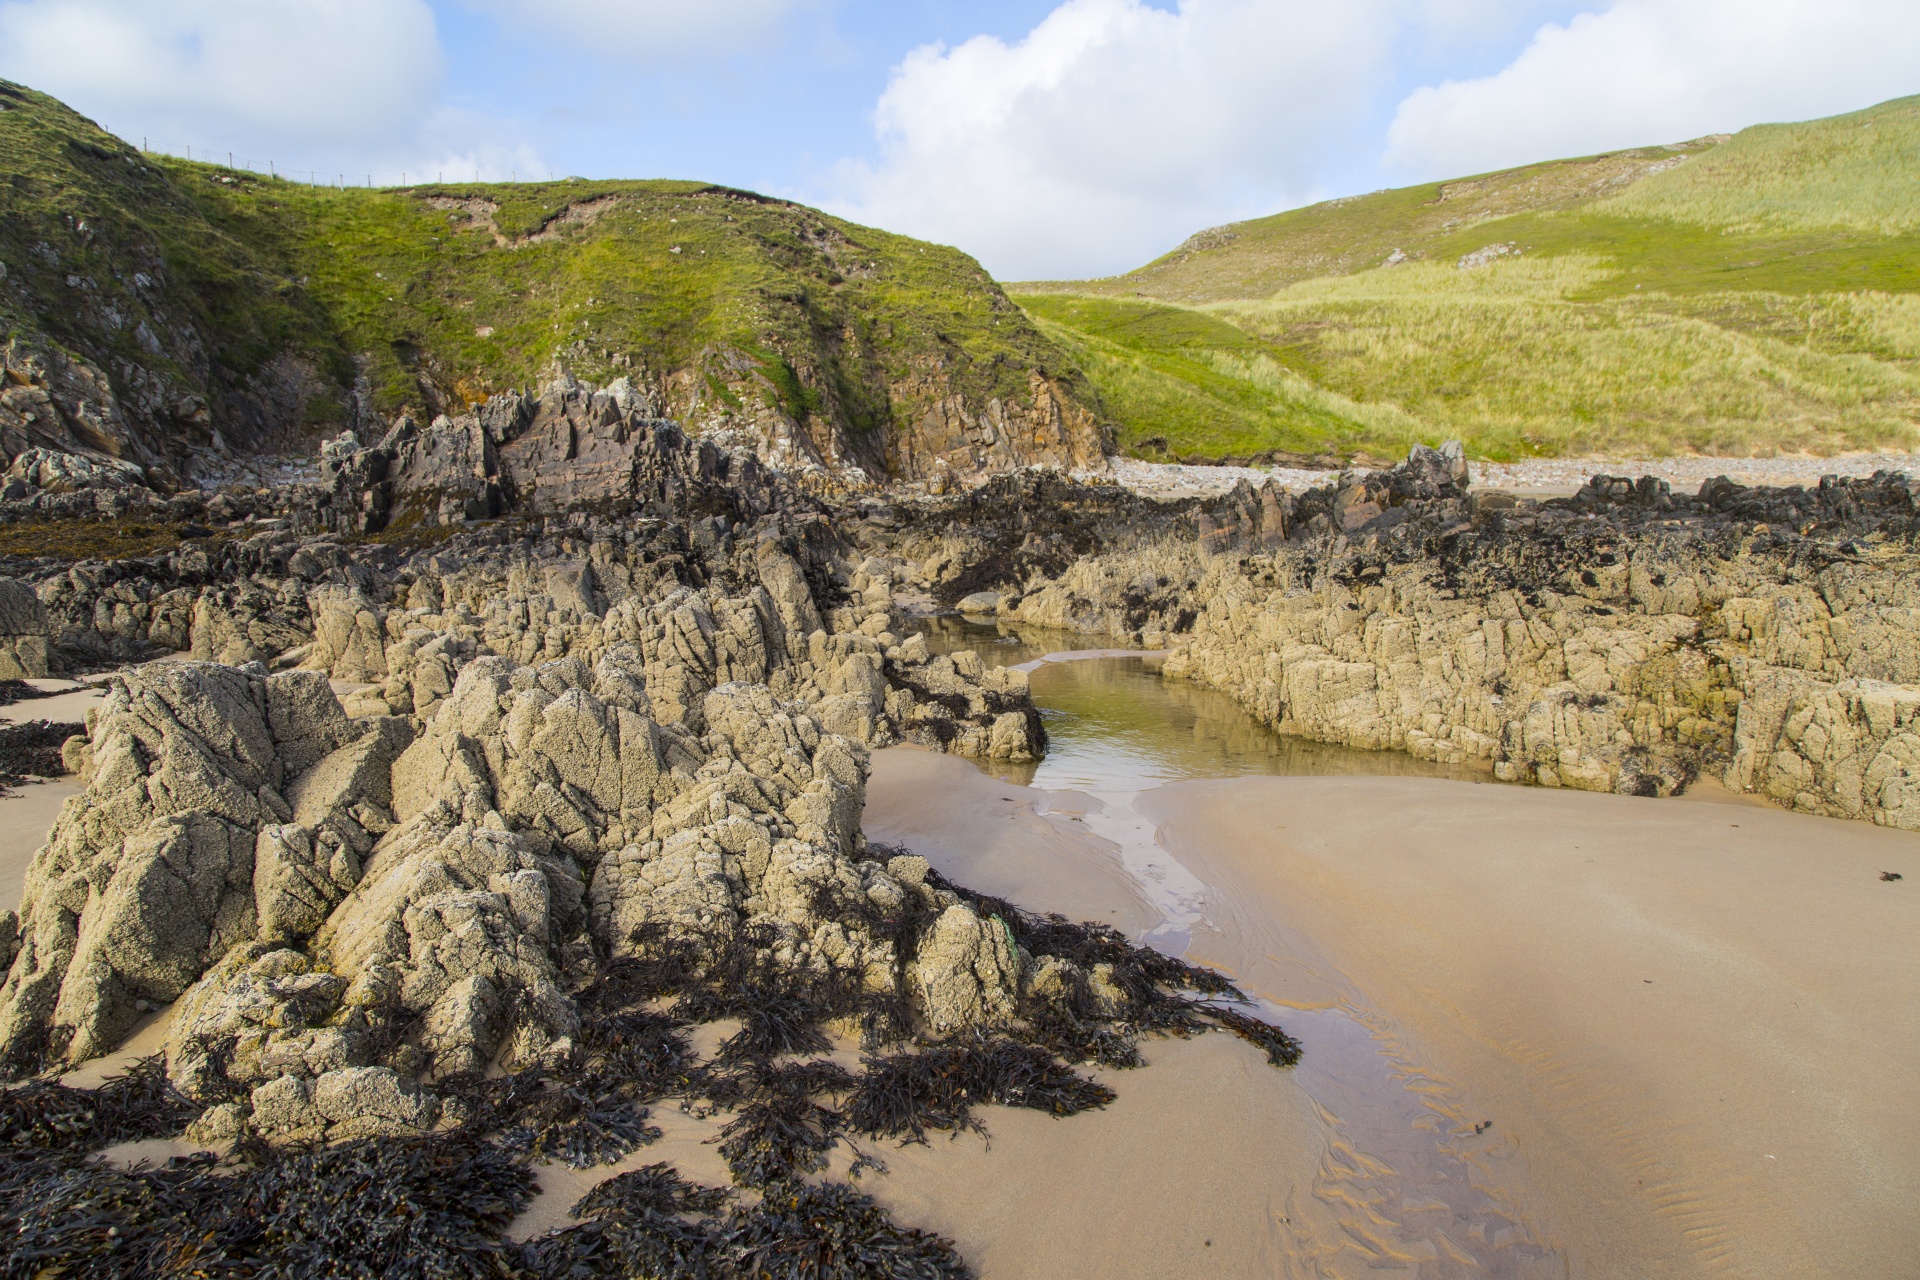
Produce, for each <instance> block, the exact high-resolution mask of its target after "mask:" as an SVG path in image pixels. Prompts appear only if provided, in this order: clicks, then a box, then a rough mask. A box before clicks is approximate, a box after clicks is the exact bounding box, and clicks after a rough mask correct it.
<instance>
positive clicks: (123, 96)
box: [0, 0, 440, 145]
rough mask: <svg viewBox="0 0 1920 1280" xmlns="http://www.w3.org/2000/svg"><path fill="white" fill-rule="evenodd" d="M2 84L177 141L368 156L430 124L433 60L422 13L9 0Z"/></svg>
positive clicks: (268, 2)
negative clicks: (281, 145)
mask: <svg viewBox="0 0 1920 1280" xmlns="http://www.w3.org/2000/svg"><path fill="white" fill-rule="evenodd" d="M0 73H4V74H5V75H7V76H8V77H10V78H12V79H15V80H19V81H22V82H23V83H26V84H29V85H32V86H33V87H34V88H37V89H41V90H44V91H45V92H48V93H51V94H53V95H54V96H56V97H59V98H61V99H63V100H65V101H67V102H69V103H71V104H73V105H75V106H77V107H79V108H80V109H81V110H84V111H87V112H89V113H93V114H96V115H99V116H101V117H103V122H120V121H127V120H138V121H142V122H145V123H146V124H147V125H148V129H149V132H161V131H167V130H171V131H173V132H176V133H181V134H185V135H188V136H186V137H184V138H182V139H181V141H183V142H194V141H200V142H201V143H202V145H213V144H215V143H217V142H218V143H232V144H245V145H252V144H253V143H255V142H256V141H259V140H265V139H267V138H274V139H286V140H287V141H288V143H289V144H290V145H291V144H292V143H294V142H295V141H296V140H297V141H300V142H305V143H309V144H314V143H318V144H338V143H353V144H365V143H367V142H373V141H380V140H384V139H387V138H390V137H391V136H392V135H393V132H394V128H395V124H396V122H398V123H400V124H402V125H403V126H404V125H405V124H406V123H408V122H417V121H420V120H423V119H424V118H425V117H426V116H427V114H428V113H429V111H430V110H431V108H432V106H433V103H434V102H435V100H436V98H437V94H438V89H439V80H440V51H439V44H438V41H437V39H436V37H435V32H434V23H433V13H432V11H431V10H430V9H428V8H427V6H426V4H425V3H424V2H423V0H240V2H238V3H236V2H235V0H18V2H16V3H9V4H4V5H0ZM122 127H125V126H124V125H122ZM207 134H213V135H214V136H212V137H206V136H204V135H207ZM156 141H158V139H156Z"/></svg>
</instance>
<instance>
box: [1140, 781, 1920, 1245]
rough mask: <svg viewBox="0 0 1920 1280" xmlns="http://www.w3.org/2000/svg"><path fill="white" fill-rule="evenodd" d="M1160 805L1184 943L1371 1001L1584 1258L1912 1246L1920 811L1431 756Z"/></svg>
mask: <svg viewBox="0 0 1920 1280" xmlns="http://www.w3.org/2000/svg"><path fill="white" fill-rule="evenodd" d="M1138 807H1139V808H1140V809H1141V811H1143V812H1145V813H1147V814H1148V815H1149V816H1150V817H1152V818H1153V819H1154V820H1155V821H1157V822H1159V823H1160V824H1161V832H1160V838H1161V840H1162V842H1163V843H1165V844H1166V845H1167V847H1168V848H1169V850H1170V851H1171V852H1173V853H1174V854H1175V855H1176V856H1177V857H1178V858H1179V859H1180V860H1181V861H1182V862H1183V863H1184V864H1185V865H1186V866H1187V867H1188V868H1190V869H1191V870H1192V871H1194V872H1195V873H1196V874H1197V875H1198V876H1199V877H1200V878H1201V879H1202V880H1204V881H1205V882H1206V883H1207V884H1209V885H1210V886H1212V890H1213V893H1212V897H1211V901H1210V903H1209V908H1208V911H1209V916H1210V919H1211V922H1212V925H1213V930H1212V931H1211V932H1208V931H1205V930H1202V931H1198V932H1196V933H1195V936H1194V944H1193V950H1192V952H1190V956H1191V958H1195V959H1200V960H1204V961H1206V962H1209V963H1214V964H1217V965H1219V966H1220V967H1222V968H1224V969H1226V970H1228V971H1229V972H1232V973H1234V974H1235V975H1236V977H1237V978H1239V979H1240V980H1241V981H1242V983H1243V985H1246V986H1248V987H1249V988H1250V989H1252V990H1254V991H1256V992H1257V993H1259V994H1262V995H1264V996H1267V997H1269V998H1272V999H1274V1000H1277V1001H1280V1002H1282V1003H1288V1004H1296V1005H1301V1006H1307V1007H1318V1006H1339V1007H1344V1008H1347V1009H1352V1010H1356V1011H1358V1012H1359V1014H1360V1015H1361V1016H1363V1017H1365V1018H1366V1019H1368V1020H1369V1021H1371V1022H1373V1023H1374V1024H1375V1025H1376V1026H1377V1027H1378V1033H1379V1034H1380V1035H1381V1036H1382V1037H1383V1038H1385V1039H1387V1040H1389V1041H1391V1042H1393V1043H1394V1044H1396V1046H1398V1048H1399V1051H1400V1052H1401V1053H1403V1054H1404V1055H1405V1056H1406V1057H1407V1058H1408V1059H1409V1060H1411V1061H1413V1062H1416V1063H1418V1064H1420V1066H1421V1067H1423V1068H1424V1069H1425V1071H1426V1079H1425V1080H1424V1081H1423V1084H1422V1088H1423V1090H1425V1092H1426V1094H1427V1102H1428V1105H1429V1106H1430V1107H1431V1108H1432V1109H1433V1111H1434V1113H1435V1114H1436V1116H1437V1117H1439V1119H1440V1121H1441V1122H1442V1123H1443V1124H1446V1125H1449V1126H1451V1129H1452V1132H1453V1133H1454V1134H1455V1135H1456V1138H1455V1141H1456V1142H1457V1143H1459V1144H1460V1145H1463V1146H1465V1147H1467V1148H1469V1149H1470V1148H1471V1147H1472V1145H1473V1142H1474V1141H1475V1140H1476V1139H1477V1138H1479V1135H1473V1134H1472V1126H1473V1125H1474V1124H1476V1123H1478V1122H1480V1121H1483V1120H1492V1121H1493V1122H1494V1127H1493V1128H1492V1129H1490V1130H1488V1131H1487V1133H1486V1135H1485V1137H1484V1138H1483V1139H1479V1140H1483V1141H1486V1142H1488V1143H1489V1144H1491V1143H1493V1142H1494V1140H1496V1139H1497V1140H1498V1142H1499V1143H1500V1144H1501V1145H1502V1147H1503V1149H1505V1150H1506V1151H1508V1152H1510V1154H1511V1156H1512V1157H1513V1158H1510V1159H1507V1160H1505V1161H1504V1162H1503V1167H1501V1168H1499V1169H1494V1167H1493V1166H1492V1165H1491V1164H1490V1163H1488V1164H1483V1166H1482V1167H1484V1168H1486V1169H1488V1170H1489V1171H1490V1172H1489V1175H1488V1176H1490V1177H1495V1178H1500V1179H1504V1180H1506V1181H1508V1182H1513V1183H1516V1185H1508V1186H1497V1187H1494V1188H1493V1190H1494V1191H1495V1192H1496V1193H1498V1194H1500V1195H1502V1196H1504V1197H1505V1198H1506V1199H1508V1200H1510V1201H1512V1202H1514V1203H1520V1204H1524V1205H1526V1206H1527V1207H1528V1208H1529V1209H1530V1210H1531V1211H1532V1212H1533V1213H1534V1214H1536V1215H1537V1220H1538V1222H1539V1224H1540V1229H1541V1231H1542V1233H1543V1237H1544V1239H1545V1241H1546V1242H1547V1243H1548V1244H1549V1245H1550V1246H1551V1247H1552V1248H1553V1249H1554V1251H1555V1252H1556V1253H1558V1254H1559V1255H1561V1256H1562V1257H1563V1258H1564V1259H1565V1261H1566V1264H1567V1265H1568V1267H1569V1273H1570V1274H1572V1275H1575V1276H1593V1277H1608V1278H1611V1277H1668V1276H1673V1277H1681V1276H1706V1275H1736V1276H1751V1277H1755V1278H1756V1280H1762V1278H1764V1280H1772V1278H1774V1277H1788V1276H1791V1277H1796V1278H1813V1277H1834V1278H1835V1280H1839V1278H1841V1277H1848V1278H1853V1277H1865V1276H1896V1275H1912V1274H1915V1271H1914V1268H1915V1265H1916V1264H1915V1258H1916V1257H1917V1256H1920V1053H1916V1050H1920V945H1916V940H1920V896H1916V894H1917V893H1920V836H1915V835H1913V834H1911V833H1906V832H1897V831H1889V830H1884V829H1880V828H1876V827H1872V826H1868V825H1866V824H1862V823H1849V822H1840V821H1835V820H1829V819H1821V818H1812V817H1806V816H1803V815H1797V814H1791V813H1786V812H1782V811H1778V810H1773V809H1767V808H1759V807H1754V806H1750V805H1744V804H1710V803H1689V802H1688V801H1686V800H1668V801H1650V800H1640V799H1633V798H1627V797H1618V796H1610V795H1588V794H1582V793H1573V792H1564V791H1547V790H1541V789H1534V788H1517V787H1506V786H1471V785H1464V784H1460V783H1453V782H1446V781H1438V780H1429V779H1415V778H1241V779H1228V780H1219V781H1192V782H1183V783H1178V784H1175V785H1172V786H1169V787H1165V788H1161V789H1159V790H1157V791H1152V792H1149V793H1147V794H1146V795H1144V796H1142V797H1141V798H1140V800H1139V802H1138ZM1882 871H1897V872H1900V873H1902V874H1903V875H1904V876H1905V877H1906V878H1905V879H1904V880H1902V881H1898V882H1887V881H1883V880H1881V879H1880V873H1881V872H1882ZM1309 1052H1311V1046H1310V1049H1309Z"/></svg>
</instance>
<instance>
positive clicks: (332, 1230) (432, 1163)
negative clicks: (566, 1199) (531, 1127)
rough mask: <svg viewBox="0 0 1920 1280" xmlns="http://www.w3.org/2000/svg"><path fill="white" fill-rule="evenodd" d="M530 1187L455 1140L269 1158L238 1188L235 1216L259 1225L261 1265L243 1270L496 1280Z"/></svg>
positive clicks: (520, 1171)
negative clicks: (503, 1238) (490, 1278)
mask: <svg viewBox="0 0 1920 1280" xmlns="http://www.w3.org/2000/svg"><path fill="white" fill-rule="evenodd" d="M533 1187H534V1184H533V1175H532V1173H531V1172H530V1171H529V1170H528V1169H527V1167H526V1166H525V1165H524V1164H523V1163H521V1162H519V1161H517V1160H515V1159H513V1158H512V1157H511V1156H509V1155H508V1154H507V1153H506V1152H504V1151H502V1150H501V1149H500V1148H499V1147H497V1146H495V1145H493V1144H492V1143H488V1142H483V1141H480V1140H478V1139H475V1138H472V1137H469V1136H465V1135H455V1136H452V1137H431V1138H388V1139H376V1140H368V1141H360V1142H350V1143H345V1144H343V1145H341V1146H337V1147H330V1148H325V1149H322V1150H319V1151H314V1152H306V1153H301V1154H298V1155H295V1156H292V1157H289V1158H284V1159H280V1160H276V1161H274V1162H273V1163H271V1164H268V1165H267V1166H265V1167H264V1168H262V1169H259V1170H258V1171H256V1172H255V1173H254V1174H253V1175H252V1177H250V1178H249V1179H248V1180H247V1185H246V1187H245V1191H246V1193H247V1200H246V1202H245V1204H244V1206H243V1207H242V1212H243V1213H246V1214H247V1216H248V1217H250V1218H252V1219H253V1220H255V1221H257V1222H258V1225H259V1230H260V1245H261V1246H262V1247H263V1248H264V1249H265V1250H267V1251H268V1253H269V1257H270V1261H267V1262H265V1263H263V1265H261V1266H260V1268H259V1270H257V1271H255V1272H254V1273H253V1274H256V1275H259V1276H274V1277H279V1276H286V1277H289V1278H291V1277H306V1276H343V1277H344V1276H353V1277H360V1276H367V1277H373V1276H379V1277H382V1278H383V1280H412V1278H414V1277H419V1278H420V1280H439V1278H440V1277H448V1278H452V1277H466V1276H475V1275H485V1274H488V1273H495V1274H502V1275H504V1274H507V1273H508V1267H507V1250H506V1249H505V1248H504V1247H503V1246H502V1245H501V1244H500V1242H499V1236H500V1234H501V1233H502V1232H503V1231H505V1229H506V1226H507V1224H508V1223H509V1222H511V1221H512V1220H513V1216H514V1215H515V1214H516V1213H518V1212H519V1211H520V1210H521V1209H524V1208H525V1207H526V1206H527V1204H528V1203H529V1202H530V1201H531V1200H532V1198H533ZM234 1190H235V1191H236V1192H237V1191H239V1190H240V1188H235V1189H234Z"/></svg>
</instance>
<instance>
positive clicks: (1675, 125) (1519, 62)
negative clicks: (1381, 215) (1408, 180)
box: [1387, 0, 1920, 177]
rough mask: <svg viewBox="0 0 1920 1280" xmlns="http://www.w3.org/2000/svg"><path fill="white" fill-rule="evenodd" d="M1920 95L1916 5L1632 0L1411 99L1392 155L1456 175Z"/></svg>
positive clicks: (1396, 162) (1396, 127)
mask: <svg viewBox="0 0 1920 1280" xmlns="http://www.w3.org/2000/svg"><path fill="white" fill-rule="evenodd" d="M1917 91H1920V5H1916V4H1914V3H1913V0H1618V2H1617V3H1615V4H1614V5H1613V6H1612V7H1611V8H1609V9H1607V10H1606V11H1605V12H1603V13H1588V14H1582V15H1580V16H1579V17H1576V18H1574V19H1573V20H1572V21H1571V22H1568V23H1567V24H1566V25H1564V26H1560V25H1548V26H1544V27H1542V28H1541V29H1540V30H1539V32H1538V33H1537V34H1536V35H1535V36H1534V38H1533V41H1532V43H1531V44H1529V45H1528V46H1527V48H1526V49H1525V50H1524V51H1523V52H1522V53H1521V54H1520V55H1519V56H1518V57H1517V58H1515V59H1514V61H1513V62H1512V63H1511V64H1509V65H1508V66H1507V67H1506V68H1504V69H1503V70H1501V71H1500V72H1498V73H1496V74H1494V75H1490V76H1486V77H1484V78H1481V79H1476V80H1466V81H1449V82H1447V83H1445V84H1441V85H1438V86H1429V87H1427V88H1423V89H1419V90H1416V91H1415V92H1413V93H1412V94H1410V95H1408V97H1407V98H1406V100H1405V101H1404V102H1402V103H1401V104H1400V109H1399V111H1398V113H1397V114H1396V115H1395V117H1394V121H1393V124H1392V126H1391V128H1390V129H1389V130H1388V135H1387V163H1388V165H1389V166H1390V167H1393V168H1395V169H1398V170H1400V171H1402V172H1407V173H1410V174H1413V175H1417V176H1420V177H1453V176H1456V175H1459V174H1466V173H1478V172H1485V171H1487V170H1490V169H1499V168H1506V167H1508V166H1511V165H1518V164H1526V163H1529V162H1532V161H1536V160H1547V159H1553V158H1556V157H1559V156H1569V155H1584V154H1590V153H1592V152H1596V151H1605V150H1608V149H1611V148H1616V147H1626V146H1636V145H1645V144H1650V143H1660V142H1678V141H1682V140H1685V139H1687V138H1693V137H1698V136H1700V135H1702V134H1708V133H1717V132H1732V131H1735V130H1738V129H1741V128H1744V127H1746V126H1747V125H1750V124H1755V123H1758V122H1761V121H1767V120H1801V119H1809V118H1812V117H1816V116H1823V115H1833V114H1836V113H1838V112H1842V111H1850V110H1854V109H1856V108H1859V107H1865V106H1870V105H1872V104H1873V103H1875V102H1879V101H1882V100H1884V99H1887V98H1895V97H1899V96H1901V95H1903V94H1909V93H1914V92H1917Z"/></svg>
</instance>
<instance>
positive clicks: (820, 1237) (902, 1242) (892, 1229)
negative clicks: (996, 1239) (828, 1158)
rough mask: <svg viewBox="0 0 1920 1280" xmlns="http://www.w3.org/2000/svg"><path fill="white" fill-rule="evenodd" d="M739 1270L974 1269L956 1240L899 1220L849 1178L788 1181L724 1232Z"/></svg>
mask: <svg viewBox="0 0 1920 1280" xmlns="http://www.w3.org/2000/svg"><path fill="white" fill-rule="evenodd" d="M721 1239H722V1242H723V1245H724V1247H725V1249H726V1252H727V1262H728V1265H729V1267H730V1268H731V1270H732V1273H733V1274H735V1275H739V1276H752V1277H755V1278H756V1280H759V1278H761V1277H765V1280H882V1278H885V1280H960V1278H962V1277H969V1276H971V1275H972V1274H973V1273H972V1272H971V1271H970V1270H969V1269H968V1267H967V1264H966V1263H965V1262H963V1261H962V1260H961V1258H960V1255H959V1253H958V1252H957V1251H956V1250H955V1249H954V1247H953V1242H952V1241H950V1240H947V1239H944V1238H943V1237H940V1236H936V1235H932V1234H930V1233H928V1232H925V1231H920V1230H917V1229H915V1228H911V1227H901V1226H899V1225H897V1224H896V1223H895V1222H894V1221H893V1219H892V1218H891V1217H889V1216H888V1215H887V1213H886V1211H885V1210H883V1209H881V1208H880V1207H879V1206H878V1205H876V1204H875V1203H874V1202H873V1199H872V1197H870V1196H866V1195H863V1194H861V1193H860V1192H858V1191H855V1190H854V1189H853V1188H852V1187H849V1186H847V1185H846V1184H845V1183H839V1182H828V1183H821V1184H810V1183H798V1184H788V1185H786V1186H782V1187H779V1188H777V1189H774V1190H770V1191H768V1193H767V1194H766V1195H765V1196H764V1197H763V1198H762V1199H761V1201H760V1203H759V1204H757V1205H754V1206H753V1207H752V1208H750V1209H743V1210H736V1211H735V1212H734V1213H733V1214H732V1215H731V1216H730V1218H729V1221H728V1223H727V1226H726V1228H725V1230H724V1231H723V1233H722V1237H721Z"/></svg>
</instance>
